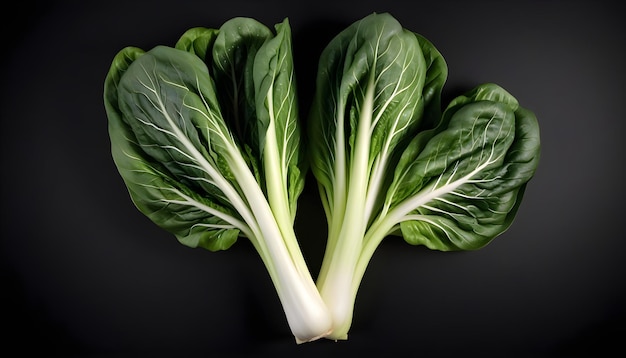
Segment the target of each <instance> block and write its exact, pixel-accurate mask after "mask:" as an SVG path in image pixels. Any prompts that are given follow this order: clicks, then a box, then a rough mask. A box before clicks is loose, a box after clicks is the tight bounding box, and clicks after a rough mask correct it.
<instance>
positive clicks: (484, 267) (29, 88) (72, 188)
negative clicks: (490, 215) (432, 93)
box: [0, 0, 626, 357]
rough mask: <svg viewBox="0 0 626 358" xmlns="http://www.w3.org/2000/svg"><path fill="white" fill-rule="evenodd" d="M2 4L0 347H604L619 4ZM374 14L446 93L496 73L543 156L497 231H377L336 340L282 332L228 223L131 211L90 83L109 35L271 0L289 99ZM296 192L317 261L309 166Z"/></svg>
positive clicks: (274, 304) (300, 223) (450, 351)
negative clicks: (351, 312) (222, 238)
mask: <svg viewBox="0 0 626 358" xmlns="http://www.w3.org/2000/svg"><path fill="white" fill-rule="evenodd" d="M15 6H16V7H14V9H13V10H12V11H8V10H7V9H5V10H3V15H2V17H3V33H2V38H3V39H4V42H3V47H4V49H5V50H4V52H3V53H4V54H3V57H2V62H1V65H2V66H1V68H0V75H1V83H2V91H1V92H0V93H1V97H0V98H1V100H2V103H1V104H0V113H1V118H2V127H1V130H0V135H1V141H0V143H1V145H2V147H1V150H0V155H1V156H2V157H1V158H2V192H1V195H2V197H1V203H2V215H1V220H2V221H1V227H2V240H1V243H2V245H1V259H2V261H1V269H2V271H1V272H2V282H1V285H2V293H1V295H2V305H1V306H0V307H2V316H1V318H0V322H2V326H3V328H4V329H3V332H5V333H3V334H2V335H1V336H0V337H2V338H1V339H2V344H1V346H0V349H2V350H6V351H11V350H13V351H14V352H18V353H23V354H24V355H28V354H33V353H36V352H41V353H44V354H42V355H46V356H47V355H54V354H58V355H61V356H82V357H95V356H97V357H119V356H132V357H136V356H150V357H154V356H165V357H190V356H193V357H215V356H218V357H220V356H224V357H227V356H248V355H250V356H265V355H268V356H269V355H272V356H276V355H280V354H286V355H294V356H301V357H307V356H308V357H318V356H331V357H334V356H343V357H345V356H346V354H361V353H369V354H379V353H381V354H382V353H389V354H392V355H393V356H397V355H400V354H406V355H412V356H413V355H414V356H422V357H431V356H498V357H501V356H509V357H510V356H533V357H534V356H545V357H553V356H578V355H580V356H587V355H589V356H598V355H601V354H602V353H603V352H606V351H607V350H608V349H615V350H616V352H619V351H622V352H623V350H624V349H623V345H622V344H621V343H620V337H621V336H620V335H618V333H619V327H620V326H624V324H625V323H626V322H625V315H624V307H623V306H624V302H625V298H626V297H625V295H626V292H625V289H624V288H625V282H624V275H623V274H624V266H625V265H624V259H625V255H624V249H625V248H626V244H625V242H626V237H625V235H624V230H623V226H622V225H624V218H623V215H622V214H623V210H621V208H622V205H621V204H622V203H624V202H625V201H624V199H625V198H624V186H623V185H624V183H625V180H624V179H625V178H624V173H623V169H624V163H625V162H624V139H623V136H624V133H625V131H624V130H625V126H624V121H625V119H624V110H623V100H624V98H625V95H626V91H625V88H626V85H625V83H626V82H625V80H626V78H625V77H626V76H625V73H624V72H625V70H624V68H625V67H624V64H625V63H626V61H625V60H626V58H625V56H624V51H623V50H624V45H625V44H626V42H625V33H626V32H625V31H624V25H623V23H624V22H623V20H624V18H623V13H622V12H621V11H618V9H619V8H618V7H617V2H615V3H612V2H605V1H585V2H562V1H511V2H501V1H430V2H419V1H414V2H409V1H402V2H396V1H391V0H384V1H360V2H358V3H354V2H341V1H337V0H336V1H323V0H317V1H311V2H300V1H265V2H264V1H235V0H226V1H183V0H177V1H149V2H137V1H93V2H82V3H64V2H47V3H44V4H37V3H28V4H25V3H24V4H21V5H20V4H16V5H15ZM372 12H390V13H391V14H392V15H394V16H395V17H396V18H397V19H398V20H399V21H400V22H401V23H402V24H403V25H404V26H405V27H406V28H408V29H410V30H412V31H415V32H418V33H420V34H422V35H424V36H425V37H426V38H428V39H429V40H431V41H432V42H433V43H434V45H435V46H436V47H437V48H438V49H439V50H440V51H441V53H442V54H443V56H444V58H445V59H446V61H447V63H448V67H449V77H448V82H447V84H446V87H445V90H444V96H445V98H446V99H450V98H452V97H454V96H456V95H458V94H460V93H461V92H463V91H465V90H467V89H469V88H471V87H474V86H475V85H477V84H479V83H483V82H495V83H498V84H500V85H501V86H503V87H504V88H506V89H507V90H508V91H510V92H511V93H512V94H513V95H514V96H515V97H516V98H517V99H518V100H519V101H520V102H521V104H522V105H523V106H525V107H527V108H529V109H531V110H533V111H534V112H535V113H536V115H537V117H538V119H539V122H540V126H541V136H542V157H541V163H540V166H539V169H538V171H537V174H536V176H535V178H533V180H532V181H531V182H530V184H529V186H528V188H527V191H526V196H525V198H524V202H523V203H522V206H521V208H520V211H519V214H518V216H517V218H516V220H515V222H514V224H513V226H512V227H511V228H510V229H509V230H508V231H507V232H506V233H505V234H503V235H502V236H501V237H499V238H497V239H496V240H495V241H494V242H492V243H491V244H490V245H488V246H487V247H485V248H483V249H482V250H479V251H475V252H464V253H440V252H433V251H429V250H427V249H425V248H423V247H412V246H409V245H408V244H406V243H404V242H403V241H402V240H401V239H397V238H389V239H387V240H385V241H384V242H383V244H382V245H381V246H380V247H379V249H378V251H377V252H376V253H375V254H374V257H373V259H372V261H371V263H370V266H369V268H368V271H367V272H366V275H365V277H364V280H363V283H362V286H361V289H360V291H359V295H358V298H357V302H356V309H355V318H354V324H353V327H352V330H351V331H350V337H349V340H348V341H345V342H336V343H335V342H332V341H328V340H321V341H316V342H312V343H307V344H303V345H296V344H295V342H294V341H293V338H292V337H291V334H290V332H289V329H288V326H287V323H286V320H285V319H284V315H283V312H282V308H281V307H280V305H279V301H278V298H277V296H276V294H275V291H274V288H273V286H272V285H271V282H270V280H269V276H268V275H267V273H266V272H265V268H264V266H263V265H262V263H261V261H260V259H259V258H258V256H257V254H256V252H255V251H254V250H253V248H252V246H251V245H250V244H249V242H248V241H247V240H244V239H242V240H239V241H238V242H237V244H235V246H234V247H232V248H231V249H230V250H228V251H224V252H218V253H211V252H208V251H205V250H201V249H189V248H187V247H184V246H182V245H180V244H179V243H177V242H176V240H175V239H174V238H173V237H171V236H170V235H168V234H167V233H165V232H163V231H161V230H160V229H158V228H157V227H156V226H155V225H154V224H152V223H151V222H149V221H148V219H147V218H145V217H144V216H143V215H142V214H140V213H139V212H138V211H137V210H136V209H135V208H134V206H133V205H132V203H131V202H130V200H129V197H128V195H127V192H126V188H125V187H124V185H123V183H122V181H121V178H120V177H119V175H118V173H117V170H116V168H115V166H114V165H113V162H112V159H111V156H110V148H109V139H108V133H107V119H106V115H105V112H104V106H103V101H102V88H103V81H104V77H105V76H106V73H107V71H108V68H109V65H110V62H111V60H112V58H113V56H114V55H115V54H116V53H117V51H119V50H120V49H121V48H123V47H125V46H128V45H133V46H138V47H141V48H143V49H149V48H151V47H153V46H155V45H159V44H164V45H170V46H172V45H173V44H174V43H175V41H176V40H177V39H178V37H179V36H180V35H181V34H182V33H183V32H184V31H185V30H187V29H188V28H190V27H194V26H205V27H219V26H220V25H221V24H222V23H223V22H224V21H226V20H228V19H230V18H232V17H234V16H249V17H254V18H256V19H257V20H259V21H261V22H263V23H265V24H266V25H268V26H273V25H274V24H276V23H278V22H280V21H282V20H283V19H284V18H285V17H288V18H289V20H290V23H291V26H292V31H293V44H294V56H295V66H296V71H297V76H298V77H297V79H298V90H299V93H300V97H299V98H300V108H301V111H302V113H303V114H304V113H306V111H307V109H308V107H309V101H310V99H311V94H312V91H313V80H314V77H315V72H316V66H317V58H318V56H319V53H320V52H321V50H322V48H323V47H324V46H325V44H326V43H327V42H328V41H329V40H330V39H331V38H332V37H333V36H334V35H335V34H336V33H338V32H339V31H340V30H342V29H343V28H344V27H346V26H347V25H349V24H350V23H352V22H353V21H356V20H358V19H360V18H361V17H363V16H366V15H368V14H370V13H372ZM9 20H11V21H12V24H11V25H10V26H9V23H8V22H7V21H9ZM302 117H303V118H304V115H303V116H302ZM300 202H301V204H300V207H299V214H298V218H297V227H296V228H297V232H298V235H299V237H300V241H301V244H302V248H303V251H304V253H305V255H306V257H307V260H308V261H309V265H310V267H311V270H312V272H313V273H314V274H315V273H316V272H317V270H318V269H319V264H320V261H321V255H322V252H323V245H324V239H325V222H324V219H323V214H322V211H321V207H320V205H319V202H318V196H317V191H316V188H315V185H314V182H313V180H312V179H310V180H309V181H308V182H307V189H306V191H305V193H304V194H303V196H302V197H301V201H300ZM38 355H39V354H38Z"/></svg>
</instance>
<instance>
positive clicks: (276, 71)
mask: <svg viewBox="0 0 626 358" xmlns="http://www.w3.org/2000/svg"><path fill="white" fill-rule="evenodd" d="M317 70H318V72H317V79H316V83H315V86H316V87H315V92H314V96H313V98H312V103H311V109H310V112H309V113H308V123H307V124H306V127H304V129H306V133H305V132H304V131H303V128H300V124H299V113H298V111H299V108H298V98H297V94H296V81H295V75H294V64H293V56H292V44H291V29H290V26H289V23H288V21H287V20H286V19H285V20H284V21H283V22H282V23H279V24H276V26H275V28H274V29H273V30H272V29H270V28H268V27H266V26H265V25H263V24H261V23H259V22H258V21H256V20H253V19H250V18H233V19H231V20H229V21H227V22H225V23H224V24H223V25H222V26H221V27H220V28H218V29H213V28H203V27H196V28H191V29H189V30H188V31H186V32H185V33H183V34H182V36H181V37H180V38H179V40H178V41H177V42H176V44H175V46H173V47H168V46H156V47H154V48H152V49H151V50H149V51H144V50H142V49H140V48H137V47H126V48H123V49H122V50H121V51H119V53H118V54H117V55H116V56H115V57H114V59H113V62H112V64H111V67H110V69H109V72H108V74H107V76H106V79H105V83H104V103H105V109H106V113H107V117H108V124H109V127H108V128H109V136H110V140H111V151H112V156H113V160H114V162H115V165H116V166H117V168H118V171H119V174H120V175H121V177H122V179H123V181H124V183H125V185H126V186H127V188H128V192H129V194H130V197H131V199H132V201H133V202H134V204H135V206H136V207H137V208H138V209H139V210H140V211H141V212H142V213H143V214H145V215H146V216H147V217H148V218H150V220H152V221H153V222H154V223H155V224H157V225H158V226H160V227H161V228H163V229H165V230H167V231H168V232H170V233H171V234H173V235H174V236H175V237H176V238H177V239H178V240H179V241H180V242H181V243H182V244H184V245H187V246H189V247H202V248H205V249H208V250H210V251H218V250H226V249H228V248H230V247H231V246H232V245H233V244H234V243H235V242H236V241H237V240H238V238H240V237H245V238H247V239H248V240H250V242H251V243H252V245H253V246H254V248H255V249H256V250H257V252H258V253H259V256H260V257H261V259H262V262H263V263H264V265H265V267H266V269H267V272H268V273H269V276H270V278H271V280H272V282H273V284H274V286H275V288H276V292H277V294H278V297H279V299H280V302H281V304H282V306H283V309H284V312H285V316H286V319H287V322H288V324H289V327H290V328H291V331H292V333H293V335H294V337H295V339H296V341H297V342H298V343H301V342H308V341H312V340H315V339H318V338H321V337H326V338H329V339H333V340H344V339H347V337H348V332H349V330H350V327H351V325H352V317H353V312H354V304H355V302H356V296H357V292H358V289H359V286H360V284H361V282H362V279H363V277H364V274H365V271H366V268H367V266H368V263H369V261H370V259H371V258H372V256H373V254H374V252H375V251H376V249H377V248H378V247H379V245H380V244H381V242H382V241H383V239H385V238H386V237H389V236H399V237H402V238H403V239H404V240H405V241H406V242H408V243H409V244H412V245H424V246H426V247H428V248H430V249H433V250H441V251H452V250H476V249H479V248H481V247H483V246H485V245H487V244H488V243H489V242H491V241H492V240H493V239H494V238H495V237H497V236H499V235H500V234H502V233H503V232H504V231H505V230H507V229H508V228H509V226H510V225H511V224H512V222H513V220H514V217H515V215H516V213H517V211H518V208H519V206H520V203H521V201H522V197H523V195H524V191H525V188H526V185H527V183H528V182H529V181H530V180H531V178H532V177H533V175H534V174H535V171H536V168H537V166H538V162H539V155H540V140H539V126H538V123H537V120H536V118H535V115H534V114H533V112H531V111H530V110H528V109H525V108H524V107H522V106H521V105H520V104H519V103H518V101H517V100H516V99H515V98H514V97H513V96H512V95H511V94H510V93H509V92H507V91H506V90H505V89H504V88H502V87H500V86H498V85H496V84H493V83H484V84H480V85H478V86H476V87H475V88H473V89H472V90H470V91H468V92H467V93H465V94H463V95H460V96H458V97H456V98H454V99H453V100H452V101H451V102H450V103H448V104H443V103H442V95H441V94H442V89H443V86H444V84H445V82H446V79H447V75H448V68H447V64H446V62H445V60H444V58H443V56H442V55H441V53H440V52H439V51H438V50H437V49H436V48H435V46H434V45H433V44H432V43H431V42H430V41H428V40H427V39H426V38H425V37H423V36H421V35H419V34H417V33H415V32H412V31H409V30H407V29H405V28H403V27H402V25H401V24H400V23H399V22H398V21H397V20H396V19H395V18H394V17H392V16H391V15H390V14H387V13H383V14H377V13H374V14H371V15H369V16H366V17H364V18H362V19H360V20H358V21H356V22H354V23H353V24H351V25H350V26H348V27H347V28H346V29H344V30H343V31H341V32H340V33H339V34H337V36H335V37H334V38H333V39H332V40H331V41H330V42H329V43H328V45H327V47H326V48H325V49H324V50H323V52H322V54H321V56H320V59H319V64H318V68H317ZM305 139H306V140H305ZM303 143H307V146H306V148H305V147H304V145H303ZM308 168H310V170H311V172H312V174H313V176H314V178H315V180H316V181H317V186H318V189H319V193H320V198H321V203H322V207H323V209H324V213H325V216H326V220H327V223H328V230H327V235H328V236H327V241H326V249H325V252H324V256H323V260H322V263H321V269H320V272H319V275H318V276H317V277H316V278H315V279H316V280H315V281H314V277H313V276H312V275H311V273H310V271H309V269H308V267H307V264H306V262H305V259H304V255H303V253H302V252H301V249H300V246H299V244H298V241H297V238H296V235H295V230H294V223H295V219H296V211H297V206H298V198H299V196H300V194H301V193H302V190H303V188H304V181H305V174H306V170H307V169H308Z"/></svg>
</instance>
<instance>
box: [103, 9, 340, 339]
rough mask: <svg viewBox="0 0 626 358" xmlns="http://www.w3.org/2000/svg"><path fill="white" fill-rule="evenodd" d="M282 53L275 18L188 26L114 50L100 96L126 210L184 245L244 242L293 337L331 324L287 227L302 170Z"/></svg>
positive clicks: (283, 35)
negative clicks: (167, 41) (157, 42)
mask: <svg viewBox="0 0 626 358" xmlns="http://www.w3.org/2000/svg"><path fill="white" fill-rule="evenodd" d="M291 50H292V49H291V32H290V27H289V23H288V21H287V20H285V21H284V22H282V23H279V24H277V25H276V27H275V31H272V30H270V29H269V28H267V27H266V26H264V25H262V24H261V23H259V22H257V21H256V20H253V19H249V18H234V19H232V20H229V21H227V22H226V23H224V24H223V25H222V27H220V28H219V29H210V28H192V29H190V30H188V31H187V32H185V33H184V34H183V35H182V36H181V38H180V40H179V41H178V42H177V43H176V45H175V47H167V46H157V47H155V48H153V49H151V50H149V51H144V50H142V49H139V48H136V47H127V48H124V49H122V50H121V51H120V52H119V53H118V54H117V56H115V58H114V59H113V63H112V65H111V68H110V70H109V72H108V75H107V77H106V80H105V89H104V101H105V108H106V112H107V116H108V119H109V136H110V140H111V149H112V155H113V159H114V162H115V164H116V166H117V168H118V170H119V173H120V175H121V177H122V178H123V180H124V183H125V184H126V186H127V188H128V191H129V193H130V196H131V198H132V201H133V202H134V204H135V205H136V207H137V208H138V209H139V210H140V211H141V212H142V213H144V214H145V215H146V216H147V217H149V218H150V219H151V220H152V221H153V222H154V223H155V224H157V225H159V226H160V227H162V228H163V229H165V230H167V231H169V232H170V233H172V234H173V235H175V236H176V238H178V240H179V241H180V242H181V243H183V244H184V245H187V246H190V247H203V248H205V249H208V250H211V251H216V250H224V249H228V248H229V247H230V246H231V245H233V244H234V243H235V241H236V240H237V239H238V238H239V237H241V236H245V237H246V238H248V239H249V240H250V241H251V242H252V244H253V245H254V247H255V248H256V250H257V251H258V252H259V254H260V256H261V258H262V260H263V262H264V264H265V266H266V268H267V270H268V272H269V275H270V277H271V278H272V281H273V283H274V285H275V287H276V290H277V292H278V295H279V298H280V300H281V303H282V305H283V308H284V310H285V314H286V318H287V321H288V323H289V325H290V327H291V330H292V333H293V334H294V336H295V338H296V340H297V341H298V342H305V341H310V340H313V339H316V338H319V337H321V336H324V335H325V334H327V332H328V331H329V330H330V328H331V326H330V317H329V314H328V312H327V309H326V306H325V304H324V303H323V302H322V300H321V298H320V296H319V293H318V291H317V289H316V287H315V284H314V282H313V280H312V278H311V276H310V274H309V271H308V269H307V267H306V264H305V262H304V258H303V256H302V254H301V252H300V248H299V246H298V243H297V241H296V238H295V235H294V230H293V223H294V219H295V214H296V206H297V205H296V204H297V200H298V196H299V195H300V193H301V191H302V188H303V185H304V170H303V168H304V166H303V161H302V160H303V155H302V148H301V145H300V141H301V138H300V129H299V125H298V107H297V97H296V93H295V88H296V87H295V78H294V67H293V60H292V53H291Z"/></svg>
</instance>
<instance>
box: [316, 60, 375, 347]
mask: <svg viewBox="0 0 626 358" xmlns="http://www.w3.org/2000/svg"><path fill="white" fill-rule="evenodd" d="M374 89H375V86H374V70H372V72H371V74H370V78H369V81H368V85H367V90H366V93H365V96H364V98H363V104H362V107H361V118H359V123H358V126H357V129H356V130H357V133H356V140H355V145H354V148H353V153H352V162H351V165H350V177H349V179H348V184H349V185H348V196H347V200H346V207H345V215H344V217H343V224H342V226H341V230H340V232H339V234H338V237H337V238H336V239H335V240H336V244H335V247H334V250H332V251H331V252H330V254H331V256H330V257H324V261H326V260H330V264H329V266H328V271H327V274H326V277H325V280H324V281H323V282H321V284H320V285H319V288H320V293H321V295H322V298H323V299H324V302H326V304H327V306H328V308H329V309H330V311H331V315H332V318H333V331H332V333H331V334H330V335H328V337H327V338H330V339H347V337H348V330H349V329H350V326H351V324H352V314H353V310H354V296H353V295H351V294H350V293H351V287H352V282H353V278H354V270H355V266H356V263H357V260H358V257H359V255H360V252H361V247H362V239H363V236H364V234H365V230H366V226H367V221H366V220H365V217H364V210H365V204H366V196H367V188H368V178H369V171H370V168H369V154H370V141H371V137H370V126H371V124H372V112H373V105H374ZM327 252H328V251H327Z"/></svg>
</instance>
